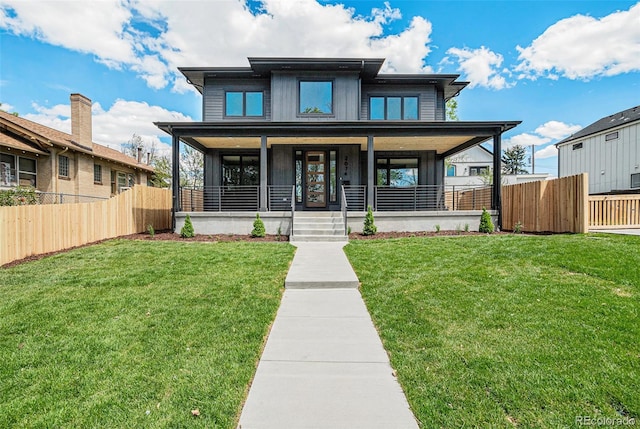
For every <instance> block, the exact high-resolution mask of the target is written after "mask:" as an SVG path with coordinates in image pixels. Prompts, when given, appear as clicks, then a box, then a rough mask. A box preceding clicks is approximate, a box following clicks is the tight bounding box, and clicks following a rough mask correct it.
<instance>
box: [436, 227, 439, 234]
mask: <svg viewBox="0 0 640 429" xmlns="http://www.w3.org/2000/svg"><path fill="white" fill-rule="evenodd" d="M439 232H440V225H436V234H437V233H439Z"/></svg>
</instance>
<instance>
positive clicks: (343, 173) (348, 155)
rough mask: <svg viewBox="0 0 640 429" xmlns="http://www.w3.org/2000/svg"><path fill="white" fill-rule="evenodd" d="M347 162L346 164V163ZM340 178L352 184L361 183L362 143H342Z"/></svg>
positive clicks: (339, 153)
mask: <svg viewBox="0 0 640 429" xmlns="http://www.w3.org/2000/svg"><path fill="white" fill-rule="evenodd" d="M345 163H346V165H345ZM337 164H338V166H337V167H338V178H339V179H341V180H342V181H343V182H344V181H348V182H350V183H351V185H361V184H364V183H360V145H357V144H356V145H351V144H350V145H341V146H340V147H339V149H338V159H337Z"/></svg>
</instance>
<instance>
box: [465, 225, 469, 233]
mask: <svg viewBox="0 0 640 429" xmlns="http://www.w3.org/2000/svg"><path fill="white" fill-rule="evenodd" d="M464 232H469V224H468V223H465V224H464Z"/></svg>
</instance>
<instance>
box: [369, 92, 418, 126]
mask: <svg viewBox="0 0 640 429" xmlns="http://www.w3.org/2000/svg"><path fill="white" fill-rule="evenodd" d="M369 119H372V120H390V121H392V120H417V119H418V97H416V96H408V97H395V96H394V97H390V96H385V97H383V96H379V97H378V96H376V97H370V98H369Z"/></svg>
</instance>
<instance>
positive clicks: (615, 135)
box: [604, 131, 620, 142]
mask: <svg viewBox="0 0 640 429" xmlns="http://www.w3.org/2000/svg"><path fill="white" fill-rule="evenodd" d="M619 137H620V136H619V134H618V132H617V131H614V132H612V133H609V134H605V136H604V141H606V142H609V141H611V140H617V139H618V138H619Z"/></svg>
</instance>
